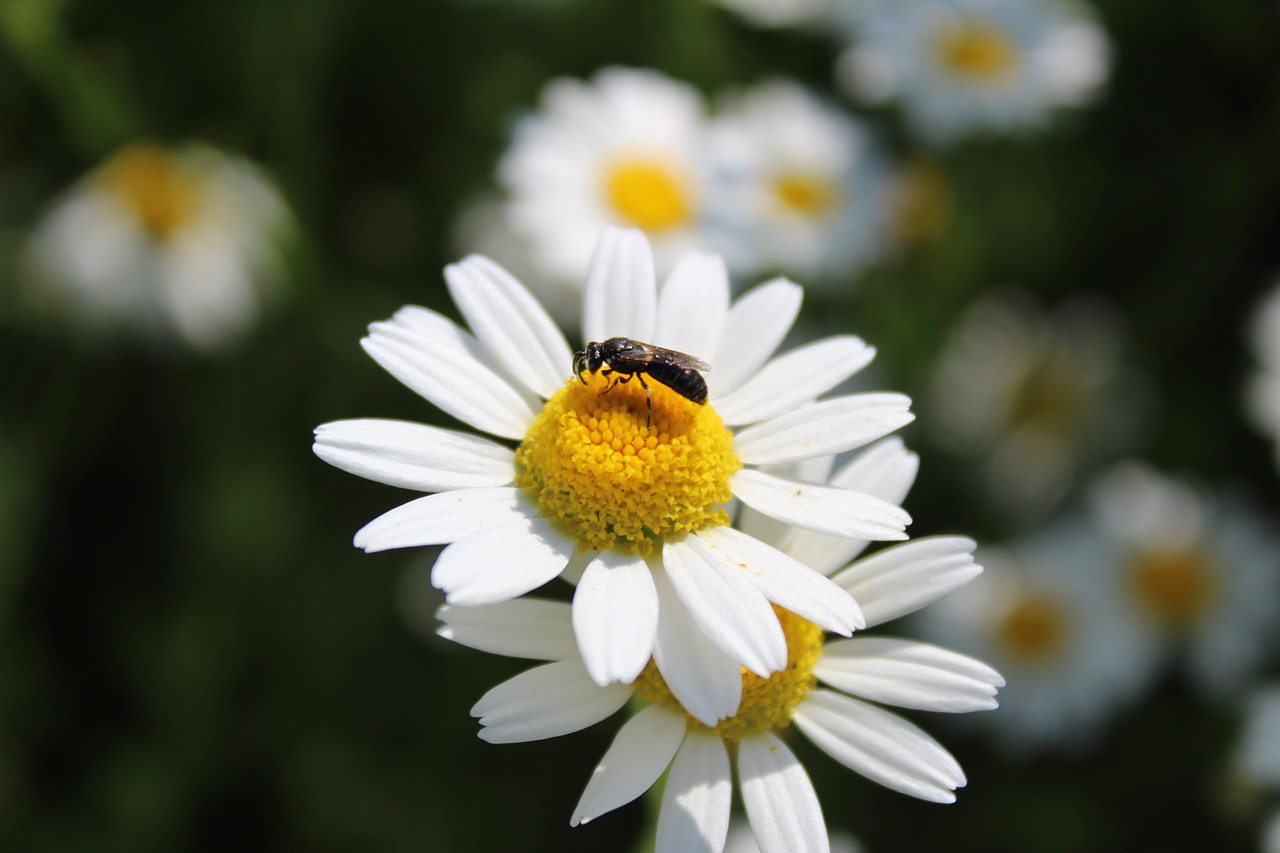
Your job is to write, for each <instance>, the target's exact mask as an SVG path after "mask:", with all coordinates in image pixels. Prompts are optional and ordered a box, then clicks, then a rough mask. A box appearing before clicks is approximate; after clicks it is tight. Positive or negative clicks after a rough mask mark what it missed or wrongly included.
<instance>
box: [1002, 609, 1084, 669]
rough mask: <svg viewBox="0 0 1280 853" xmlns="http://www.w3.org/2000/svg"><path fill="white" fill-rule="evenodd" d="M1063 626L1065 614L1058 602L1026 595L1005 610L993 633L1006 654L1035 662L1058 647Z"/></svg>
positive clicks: (1053, 653) (1063, 637) (1063, 640)
mask: <svg viewBox="0 0 1280 853" xmlns="http://www.w3.org/2000/svg"><path fill="white" fill-rule="evenodd" d="M1067 626H1068V623H1067V614H1066V613H1065V612H1064V611H1063V608H1062V606H1061V605H1060V604H1059V603H1058V602H1056V601H1052V600H1050V599H1048V598H1041V597H1031V596H1029V597H1027V598H1024V599H1023V600H1022V601H1019V602H1018V603H1017V604H1015V605H1014V606H1013V607H1012V608H1011V609H1010V610H1009V611H1008V612H1007V613H1005V615H1004V618H1002V619H1001V620H1000V621H999V623H998V624H997V625H996V637H997V639H998V640H999V644H1000V647H1001V648H1003V649H1004V650H1005V652H1007V653H1008V654H1009V656H1010V657H1013V658H1016V659H1018V660H1021V661H1024V662H1027V663H1039V662H1043V661H1046V660H1050V659H1052V658H1053V657H1054V656H1056V655H1057V654H1058V653H1059V652H1060V651H1061V650H1062V647H1063V646H1064V645H1065V643H1066V640H1067V631H1068V627H1067Z"/></svg>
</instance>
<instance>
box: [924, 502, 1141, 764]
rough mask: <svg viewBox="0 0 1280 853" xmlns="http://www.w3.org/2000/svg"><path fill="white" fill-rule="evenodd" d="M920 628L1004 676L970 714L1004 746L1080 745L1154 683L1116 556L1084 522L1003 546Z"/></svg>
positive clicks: (987, 553) (985, 557) (985, 558)
mask: <svg viewBox="0 0 1280 853" xmlns="http://www.w3.org/2000/svg"><path fill="white" fill-rule="evenodd" d="M981 557H982V561H983V564H984V565H985V566H986V571H985V573H984V574H983V577H982V580H981V582H979V583H975V584H972V585H971V586H969V587H967V588H966V589H963V590H961V591H959V592H958V593H957V594H956V595H953V596H951V597H950V598H948V599H947V600H946V601H943V602H940V603H939V605H938V606H937V607H934V608H932V609H930V610H929V611H928V613H926V614H922V615H921V617H920V620H919V622H918V625H919V627H920V629H921V630H922V631H923V632H924V633H925V634H926V636H929V637H931V638H932V639H934V640H936V641H938V642H941V643H945V644H947V645H951V646H954V647H956V648H957V649H960V650H961V651H964V652H966V653H968V654H972V655H977V656H979V657H981V658H983V659H984V660H989V661H991V663H992V665H994V666H995V667H997V668H998V669H999V670H1000V671H1001V672H1002V673H1004V674H1005V676H1006V677H1008V679H1009V686H1008V687H1006V688H1005V689H1004V690H1003V691H1002V692H1001V696H1000V710H999V712H998V713H996V714H992V715H990V716H984V717H983V718H981V719H977V720H975V722H976V723H978V724H984V725H985V726H986V728H988V729H989V730H990V731H991V732H992V733H993V734H994V735H995V736H996V737H997V738H998V739H999V740H1000V742H1001V743H1002V744H1003V745H1004V746H1006V747H1007V748H1009V749H1011V750H1013V751H1027V750H1034V749H1036V748H1041V747H1047V748H1067V749H1077V748H1081V747H1084V746H1087V745H1089V743H1090V742H1091V741H1092V740H1093V739H1094V738H1095V737H1096V736H1097V735H1098V734H1099V733H1100V732H1101V730H1102V729H1103V727H1104V726H1105V724H1106V723H1107V722H1108V721H1109V720H1110V718H1111V717H1112V716H1113V715H1114V714H1115V713H1116V712H1117V711H1118V710H1120V709H1121V708H1122V707H1123V706H1124V705H1126V704H1127V703H1129V702H1131V701H1132V700H1134V699H1136V698H1137V697H1138V696H1139V695H1140V694H1141V693H1142V692H1143V691H1145V689H1146V688H1147V686H1148V685H1149V684H1150V681H1151V677H1152V675H1153V673H1154V671H1155V663H1156V660H1157V657H1156V648H1155V646H1154V645H1153V644H1152V643H1151V642H1150V640H1149V637H1148V636H1147V635H1146V634H1145V632H1143V631H1142V630H1141V628H1140V627H1138V626H1137V625H1136V624H1135V623H1134V621H1133V619H1132V617H1131V615H1130V614H1129V612H1128V611H1127V610H1126V609H1125V607H1124V605H1123V603H1121V602H1119V601H1117V599H1116V595H1115V586H1116V585H1115V582H1114V572H1113V568H1114V565H1115V561H1114V554H1113V552H1112V551H1111V549H1109V548H1108V546H1107V543H1106V542H1105V541H1104V540H1103V539H1102V538H1101V537H1100V536H1098V534H1097V532H1096V531H1094V530H1093V529H1092V528H1090V527H1089V526H1088V525H1087V524H1086V523H1084V522H1083V521H1082V520H1069V521H1067V522H1065V523H1062V524H1059V525H1056V526H1055V527H1052V528H1049V529H1046V530H1044V531H1042V532H1040V533H1038V534H1036V535H1034V536H1031V537H1028V538H1026V539H1023V540H1020V541H1018V542H1015V543H1012V544H1011V545H1009V546H1008V547H1007V548H1005V549H984V550H983V552H982V554H981Z"/></svg>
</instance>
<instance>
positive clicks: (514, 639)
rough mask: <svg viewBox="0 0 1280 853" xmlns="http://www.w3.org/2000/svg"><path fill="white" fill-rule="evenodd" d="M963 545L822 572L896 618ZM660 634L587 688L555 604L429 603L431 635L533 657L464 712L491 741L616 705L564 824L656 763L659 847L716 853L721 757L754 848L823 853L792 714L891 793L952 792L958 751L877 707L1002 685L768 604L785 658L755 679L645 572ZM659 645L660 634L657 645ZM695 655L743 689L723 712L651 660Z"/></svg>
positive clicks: (693, 684)
mask: <svg viewBox="0 0 1280 853" xmlns="http://www.w3.org/2000/svg"><path fill="white" fill-rule="evenodd" d="M972 550H973V542H972V541H971V540H968V539H964V538H961V537H931V538H925V539H919V540H916V541H914V542H909V543H904V544H901V545H896V546H893V547H890V548H886V549H883V550H881V551H879V552H878V553H876V554H874V555H872V556H870V557H867V558H864V559H862V560H859V561H858V562H856V563H853V564H852V565H850V566H848V567H847V568H845V569H843V570H842V571H840V572H838V573H836V574H835V575H834V577H833V580H834V581H835V583H836V584H837V585H838V586H839V587H840V588H841V589H843V590H845V591H846V592H848V593H849V594H851V595H852V596H853V597H854V598H856V599H857V600H858V602H859V603H860V604H861V606H862V608H863V611H864V613H865V614H866V620H867V624H868V625H876V624H879V623H881V622H884V621H888V620H890V619H893V618H895V617H897V616H900V615H903V614H904V613H909V612H911V611H913V610H916V609H917V608H920V607H923V606H925V605H926V604H929V603H930V602H932V601H934V600H936V599H937V598H939V597H940V596H942V595H944V594H946V593H947V592H949V591H951V590H953V589H955V588H956V587H957V586H959V585H961V584H963V583H965V582H966V581H968V580H970V579H972V578H973V577H974V576H976V575H977V574H978V573H979V572H981V568H980V567H979V566H976V565H975V564H974V563H973V559H972V556H971V552H972ZM658 589H659V595H660V600H661V609H660V611H659V613H660V615H659V619H660V620H661V621H662V623H663V626H664V627H663V629H662V630H661V632H660V633H661V634H662V636H663V637H664V638H665V639H664V640H663V641H662V642H660V643H659V644H658V646H657V648H656V649H655V656H654V664H655V665H652V666H648V667H646V668H645V670H644V672H643V673H642V674H641V675H640V677H639V678H638V679H637V680H636V682H635V683H634V684H632V685H623V684H614V685H609V686H606V687H601V686H599V685H598V684H596V683H595V682H594V681H593V680H592V679H591V678H590V676H589V675H588V674H587V669H586V665H585V662H584V661H583V660H582V659H581V657H580V656H579V655H578V653H577V648H576V645H575V643H574V642H573V636H572V631H571V630H570V627H569V623H570V621H571V618H572V617H571V616H570V613H569V606H568V605H565V604H563V603H560V602H551V601H538V600H532V599H523V600H520V601H513V602H507V603H504V604H498V605H493V606H490V607H478V608H455V607H450V606H446V607H444V608H442V610H441V613H440V617H441V619H442V620H443V621H444V623H445V624H444V626H443V627H442V628H441V629H440V633H441V634H442V635H443V636H445V637H448V638H449V639H452V640H455V641H457V642H460V643H463V644H465V645H469V646H472V647H475V648H479V649H483V650H485V651H490V652H496V653H498V654H506V655H511V656H514V657H522V658H529V659H535V660H547V661H550V663H546V664H543V665H541V666H538V667H536V668H534V669H532V670H529V671H527V672H525V673H523V674H521V675H518V676H516V677H515V678H512V679H510V680H509V681H507V682H505V683H503V684H500V685H499V686H497V687H495V688H494V689H492V690H490V691H489V692H488V693H487V694H485V695H484V697H482V698H481V699H480V701H479V702H478V703H476V705H475V707H474V708H473V709H472V711H471V713H472V715H473V716H476V717H478V718H479V719H480V725H481V726H482V727H483V728H482V729H481V731H480V737H481V738H482V739H484V740H486V741H488V742H490V743H512V742H522V741H531V740H540V739H544V738H549V737H555V736H558V735H563V734H568V733H570V732H574V731H578V730H580V729H583V728H585V727H587V726H589V725H591V724H593V723H595V722H598V721H600V720H602V719H604V718H605V717H607V716H609V715H611V714H612V713H614V712H615V711H617V710H618V709H619V708H621V707H622V706H623V705H624V704H626V703H627V702H628V701H629V700H631V699H633V698H634V699H635V700H637V701H638V702H640V703H643V704H644V705H645V707H643V708H642V709H641V710H640V711H639V712H638V713H637V714H635V716H633V717H632V718H631V719H629V720H628V721H627V722H626V723H625V724H624V725H623V726H622V729H621V730H620V731H619V732H618V735H617V737H616V738H615V739H614V741H613V745H612V746H610V748H609V750H608V752H607V753H606V754H605V755H604V757H603V759H602V760H601V762H600V764H599V766H597V768H596V770H595V773H594V774H593V775H592V777H591V780H590V781H589V782H588V784H587V787H586V790H585V792H584V793H583V795H582V798H581V800H580V802H579V803H578V807H577V809H576V810H575V811H574V814H573V817H572V820H571V823H572V824H573V825H575V826H576V825H578V824H581V823H586V822H587V821H590V820H594V819H595V818H597V817H599V816H601V815H603V814H605V813H607V812H610V811H612V810H614V809H616V808H618V807H620V806H622V805H625V804H626V803H629V802H631V801H632V800H634V799H636V798H637V797H639V796H640V795H641V794H643V793H644V792H645V791H646V790H647V789H648V788H649V787H650V786H651V785H652V784H653V783H654V782H655V781H656V780H657V779H658V777H659V776H660V775H661V774H662V773H663V772H664V771H666V772H667V774H668V775H667V782H666V788H665V791H664V793H663V799H662V807H661V812H660V814H659V816H658V830H657V849H659V850H691V849H699V850H711V851H719V850H722V849H723V848H724V845H725V837H726V833H727V831H728V827H729V806H730V799H731V793H732V787H733V775H734V774H733V772H732V770H731V758H732V757H734V756H736V765H737V772H736V775H737V779H738V785H739V789H740V792H741V796H742V801H743V803H744V805H745V806H746V812H747V817H748V819H749V821H750V823H751V829H752V832H753V833H754V835H755V839H756V842H757V843H758V844H759V847H760V849H761V850H764V851H775V850H816V851H825V850H828V849H829V847H828V838H827V832H826V828H825V823H824V821H823V818H822V811H821V808H820V806H819V804H818V797H817V793H816V792H815V790H814V788H813V785H812V784H811V783H810V781H809V778H808V775H807V774H806V773H805V770H804V767H803V766H802V765H801V764H800V762H799V761H798V760H797V759H796V757H795V755H794V754H793V753H792V752H791V749H790V748H789V747H788V746H787V744H786V742H785V741H784V739H783V738H784V737H785V736H786V735H787V729H789V728H790V726H791V724H793V723H794V724H795V726H796V728H798V729H799V730H800V732H801V733H802V734H804V735H805V736H806V737H808V738H809V739H810V740H811V741H813V743H815V744H816V745H817V746H819V747H820V748H821V749H822V750H823V751H825V752H826V753H827V754H829V755H830V756H832V757H833V758H835V759H836V760H837V761H839V762H840V763H842V764H844V765H846V766H847V767H849V768H851V769H853V770H855V771H856V772H858V773H861V774H862V775H864V776H866V777H867V778H869V779H871V780H873V781H875V782H878V783H880V784H882V785H885V786H887V787H889V788H892V789H894V790H896V791H901V792H902V793H905V794H909V795H911V796H914V797H919V798H921V799H924V800H929V801H933V802H943V803H947V802H953V801H954V800H955V794H954V791H955V789H956V788H958V787H961V786H963V785H964V784H965V776H964V773H963V771H961V769H960V766H959V764H958V763H957V762H956V760H955V759H954V758H953V757H952V756H951V755H950V754H949V753H948V752H947V751H946V750H945V749H944V748H943V747H942V746H941V745H940V744H939V743H938V742H937V741H935V740H934V739H933V738H932V737H930V736H929V735H927V734H925V732H924V731H922V730H921V729H920V728H918V727H916V726H915V725H914V724H913V723H910V722H908V721H907V720H906V719H904V718H902V717H900V716H898V715H896V714H893V713H891V712H889V711H887V710H885V709H884V708H882V707H880V706H881V704H887V705H892V706H897V707H903V708H913V709H919V710H929V711H943V712H952V713H963V712H968V711H979V710H988V709H991V708H994V707H995V706H996V701H995V694H996V691H997V689H998V688H999V687H1000V686H1001V685H1002V684H1003V683H1004V681H1003V679H1002V678H1001V677H1000V675H999V674H998V673H997V672H996V671H995V670H993V669H991V668H990V667H989V666H987V665H985V664H983V663H981V662H979V661H977V660H974V659H972V658H968V657H965V656H963V655H959V654H957V653H955V652H952V651H948V650H946V649H942V648H939V647H937V646H932V645H927V644H924V643H917V642H912V641H909V640H905V639H899V638H892V637H878V636H873V637H857V638H854V639H844V640H835V641H831V642H824V638H823V631H822V628H821V627H820V626H819V625H817V624H815V623H813V622H810V621H808V620H806V619H804V618H801V617H799V616H797V615H796V614H795V613H793V612H790V611H787V610H784V609H782V608H777V610H778V616H779V619H780V620H781V623H782V625H783V629H784V633H785V635H786V638H787V666H786V668H785V669H783V670H781V671H779V672H777V673H775V674H774V675H771V676H770V677H768V678H761V677H759V676H757V675H755V674H754V673H751V672H749V671H746V670H744V669H742V668H740V667H738V666H737V665H736V664H734V663H733V662H732V661H731V660H729V659H726V658H724V657H723V656H721V657H716V656H708V655H705V654H702V653H701V650H700V649H699V648H698V645H697V644H698V643H699V642H700V640H699V638H698V635H697V633H696V632H694V631H692V630H691V627H692V622H693V615H692V613H691V612H690V611H689V610H687V609H686V608H685V606H684V605H683V604H682V603H681V600H680V599H679V597H678V596H677V595H676V594H675V593H674V590H673V589H672V583H671V581H670V579H669V577H663V576H661V575H660V576H659V583H658ZM668 640H669V642H668ZM690 654H697V657H698V658H699V659H700V660H702V661H703V662H704V664H705V669H704V671H703V673H702V677H701V682H708V681H713V680H721V679H723V680H729V681H732V682H734V683H736V685H737V687H738V689H739V690H740V692H741V703H740V705H739V707H738V710H737V711H736V713H734V714H733V715H731V716H729V717H728V718H721V717H718V716H717V715H716V714H715V713H713V712H709V711H708V709H707V707H706V706H705V704H704V703H703V702H702V701H701V700H702V697H703V696H704V695H705V694H706V693H707V692H708V691H707V688H706V687H705V685H704V684H703V683H700V682H699V680H697V679H695V680H692V681H688V682H672V681H670V680H668V679H667V678H666V671H665V670H664V669H663V668H662V667H663V663H664V661H665V660H669V659H671V658H672V657H676V656H684V655H690Z"/></svg>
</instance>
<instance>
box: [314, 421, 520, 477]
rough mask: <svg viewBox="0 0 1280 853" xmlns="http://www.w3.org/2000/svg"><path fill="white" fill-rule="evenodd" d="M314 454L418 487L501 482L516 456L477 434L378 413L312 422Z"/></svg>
mask: <svg viewBox="0 0 1280 853" xmlns="http://www.w3.org/2000/svg"><path fill="white" fill-rule="evenodd" d="M314 450H315V452H316V456H319V457H320V458H321V459H323V460H324V461H325V462H328V463H329V464H330V465H333V466H334V467H335V468H341V469H342V470H343V471H346V472H348V473H351V474H355V475H356V476H359V477H364V478H365V479H366V480H374V481H375V482H378V483H386V484H387V485H389V486H400V487H401V488H405V489H417V490H418V491H420V492H447V491H449V490H450V489H468V488H479V487H482V486H505V485H506V484H507V483H510V482H511V481H512V480H513V479H515V473H516V455H515V453H514V452H513V451H512V450H511V449H510V448H507V447H503V446H502V445H500V444H495V443H494V442H492V441H489V440H488V439H485V438H481V437H480V436H478V435H468V434H467V433H462V432H455V431H453V430H448V429H440V428H439V427H433V426H427V425H426V424H415V423H410V422H408V421H391V420H381V419H377V418H367V419H362V420H349V421H334V422H332V423H327V424H321V425H320V426H318V427H316V443H315V446H314Z"/></svg>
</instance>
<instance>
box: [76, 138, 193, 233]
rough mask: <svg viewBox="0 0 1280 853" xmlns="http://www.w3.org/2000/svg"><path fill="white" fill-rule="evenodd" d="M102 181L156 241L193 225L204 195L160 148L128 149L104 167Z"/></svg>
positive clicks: (177, 164) (146, 146) (133, 147)
mask: <svg viewBox="0 0 1280 853" xmlns="http://www.w3.org/2000/svg"><path fill="white" fill-rule="evenodd" d="M99 178H100V180H101V181H102V182H103V185H104V186H105V187H106V188H107V189H108V190H109V191H110V192H112V193H114V194H115V195H116V197H117V198H119V199H120V200H121V201H122V202H123V203H124V204H125V205H126V206H127V207H128V208H129V209H130V210H131V211H132V212H133V214H134V216H136V217H137V219H138V222H139V223H140V224H141V225H142V227H143V229H144V230H146V232H147V233H148V234H150V235H151V237H152V238H153V239H155V240H164V239H166V238H168V237H170V236H171V235H172V234H173V233H174V232H175V231H177V230H178V229H179V228H181V227H182V226H183V225H185V224H187V223H188V222H190V220H191V217H192V215H193V214H194V212H195V209H196V204H197V201H198V197H199V194H200V186H199V181H198V180H197V179H196V178H195V177H194V176H193V175H192V174H191V173H190V172H189V171H188V170H187V169H186V168H184V167H183V165H182V163H181V162H180V161H179V160H178V158H177V157H175V156H174V155H173V154H171V153H170V152H168V151H166V150H165V149H163V148H161V147H159V146H156V145H132V146H129V147H128V148H125V149H124V150H123V151H121V152H120V153H118V154H116V155H115V156H114V157H112V158H111V159H110V160H109V161H108V162H107V163H106V165H104V166H103V167H102V170H101V171H100V172H99Z"/></svg>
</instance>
